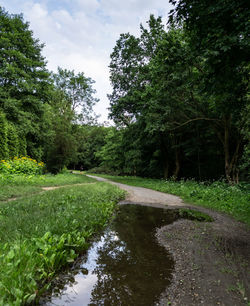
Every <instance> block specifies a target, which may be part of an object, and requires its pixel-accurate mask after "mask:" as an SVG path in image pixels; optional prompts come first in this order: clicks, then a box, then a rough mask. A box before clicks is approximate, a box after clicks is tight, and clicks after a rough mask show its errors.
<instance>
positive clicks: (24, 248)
mask: <svg viewBox="0 0 250 306" xmlns="http://www.w3.org/2000/svg"><path fill="white" fill-rule="evenodd" d="M69 176H70V174H64V175H58V176H48V177H46V176H44V181H43V180H42V178H41V177H40V176H37V177H32V178H31V182H32V183H33V185H34V186H39V185H40V186H41V185H48V183H49V182H50V183H52V184H54V185H56V184H58V183H60V184H62V182H63V178H64V179H65V178H66V183H70V185H69V184H68V186H65V187H62V188H60V189H56V190H51V191H47V192H44V193H39V194H35V195H30V196H28V197H24V198H22V199H19V200H15V201H10V202H2V203H0V220H1V222H0V250H1V254H0V280H1V281H0V305H23V304H29V303H32V302H34V301H38V299H39V297H40V296H41V295H42V294H43V293H44V292H45V291H46V290H48V289H49V287H50V284H51V280H52V279H53V278H54V276H55V275H56V273H57V272H58V271H60V270H61V269H62V268H63V267H65V266H67V265H69V264H70V263H72V262H73V261H74V259H75V258H76V257H77V256H78V255H79V254H80V253H82V252H84V250H86V249H87V247H88V241H89V239H90V237H91V236H92V235H93V234H94V233H96V232H97V231H99V230H100V229H101V228H103V227H104V226H105V225H106V224H107V222H108V221H109V220H110V217H111V216H112V214H113V211H114V208H115V204H116V202H117V201H118V200H119V199H121V198H122V197H123V195H124V193H123V192H122V191H121V190H119V189H118V188H116V187H114V186H111V185H110V184H106V183H94V184H91V185H89V184H88V183H91V182H93V180H91V179H89V178H86V177H85V176H83V175H81V176H80V175H72V174H71V176H72V178H69ZM46 179H48V180H47V181H46ZM24 180H25V179H24V177H23V176H21V177H19V179H18V178H17V177H14V178H13V181H12V182H11V183H12V184H15V183H18V184H19V185H22V183H23V181H24ZM83 181H84V182H85V184H83V185H75V186H73V185H72V182H74V183H76V184H77V183H78V182H83ZM64 183H65V182H64ZM5 186H6V185H5ZM90 186H91V188H90ZM12 187H13V185H12ZM1 190H2V189H1Z"/></svg>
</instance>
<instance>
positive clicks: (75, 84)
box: [53, 67, 98, 124]
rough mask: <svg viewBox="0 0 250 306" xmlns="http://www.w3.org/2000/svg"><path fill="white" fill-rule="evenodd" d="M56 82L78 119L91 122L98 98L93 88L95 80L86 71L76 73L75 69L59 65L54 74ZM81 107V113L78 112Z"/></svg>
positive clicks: (57, 87)
mask: <svg viewBox="0 0 250 306" xmlns="http://www.w3.org/2000/svg"><path fill="white" fill-rule="evenodd" d="M53 80H54V84H55V87H56V89H57V90H59V91H60V92H61V93H62V94H63V96H64V99H65V100H66V103H67V104H68V106H69V107H70V109H71V110H72V112H73V113H74V115H75V117H76V118H77V119H78V120H81V122H82V123H85V124H86V123H89V122H90V121H91V120H93V119H94V118H91V113H92V111H93V106H94V105H95V103H96V102H98V99H96V98H94V97H93V95H94V94H95V92H96V91H95V90H94V89H93V88H92V84H93V83H94V81H93V80H92V79H91V78H87V77H85V75H84V73H83V72H81V73H78V74H75V72H74V70H67V69H62V68H60V67H58V72H57V74H53ZM77 109H81V113H80V114H79V113H77V112H76V111H77Z"/></svg>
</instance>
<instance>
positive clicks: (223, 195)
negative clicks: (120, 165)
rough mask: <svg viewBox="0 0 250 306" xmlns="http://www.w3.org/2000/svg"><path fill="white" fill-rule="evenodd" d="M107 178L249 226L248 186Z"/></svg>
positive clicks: (249, 200)
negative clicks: (222, 214)
mask: <svg viewBox="0 0 250 306" xmlns="http://www.w3.org/2000/svg"><path fill="white" fill-rule="evenodd" d="M102 176H104V175H102ZM104 177H106V178H109V179H111V180H113V181H116V182H118V183H123V184H128V185H132V186H140V187H145V188H149V189H153V190H157V191H161V192H166V193H170V194H175V195H178V196H180V197H181V198H183V199H184V200H185V201H187V202H190V203H194V204H197V205H201V206H204V207H208V208H211V209H215V210H218V211H221V212H225V213H227V214H229V215H231V216H233V217H234V218H236V219H237V220H240V221H243V222H245V223H247V224H249V225H250V206H249V202H250V193H249V184H243V183H242V184H238V185H229V184H226V183H224V182H220V181H215V182H213V183H209V182H203V183H202V182H201V183H198V182H196V181H194V180H186V181H185V180H181V181H179V182H176V181H173V180H156V179H145V178H139V177H132V176H130V177H129V176H124V177H122V176H108V175H105V176H104Z"/></svg>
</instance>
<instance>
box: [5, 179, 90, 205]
mask: <svg viewBox="0 0 250 306" xmlns="http://www.w3.org/2000/svg"><path fill="white" fill-rule="evenodd" d="M91 182H95V180H93V179H91V178H89V177H86V176H85V175H82V174H72V173H64V174H57V175H52V174H46V175H21V174H19V175H15V174H1V173H0V201H5V200H7V199H9V198H13V197H20V196H27V195H29V194H31V193H37V192H40V191H42V188H41V187H46V186H64V185H73V184H84V183H91Z"/></svg>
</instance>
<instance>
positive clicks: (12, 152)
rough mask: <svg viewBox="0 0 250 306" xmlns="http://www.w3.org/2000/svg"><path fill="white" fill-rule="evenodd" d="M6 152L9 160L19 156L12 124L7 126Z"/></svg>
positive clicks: (16, 136)
mask: <svg viewBox="0 0 250 306" xmlns="http://www.w3.org/2000/svg"><path fill="white" fill-rule="evenodd" d="M8 150H9V158H14V157H15V156H18V155H19V141H18V135H17V132H16V128H15V126H14V125H13V124H11V123H9V124H8Z"/></svg>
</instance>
